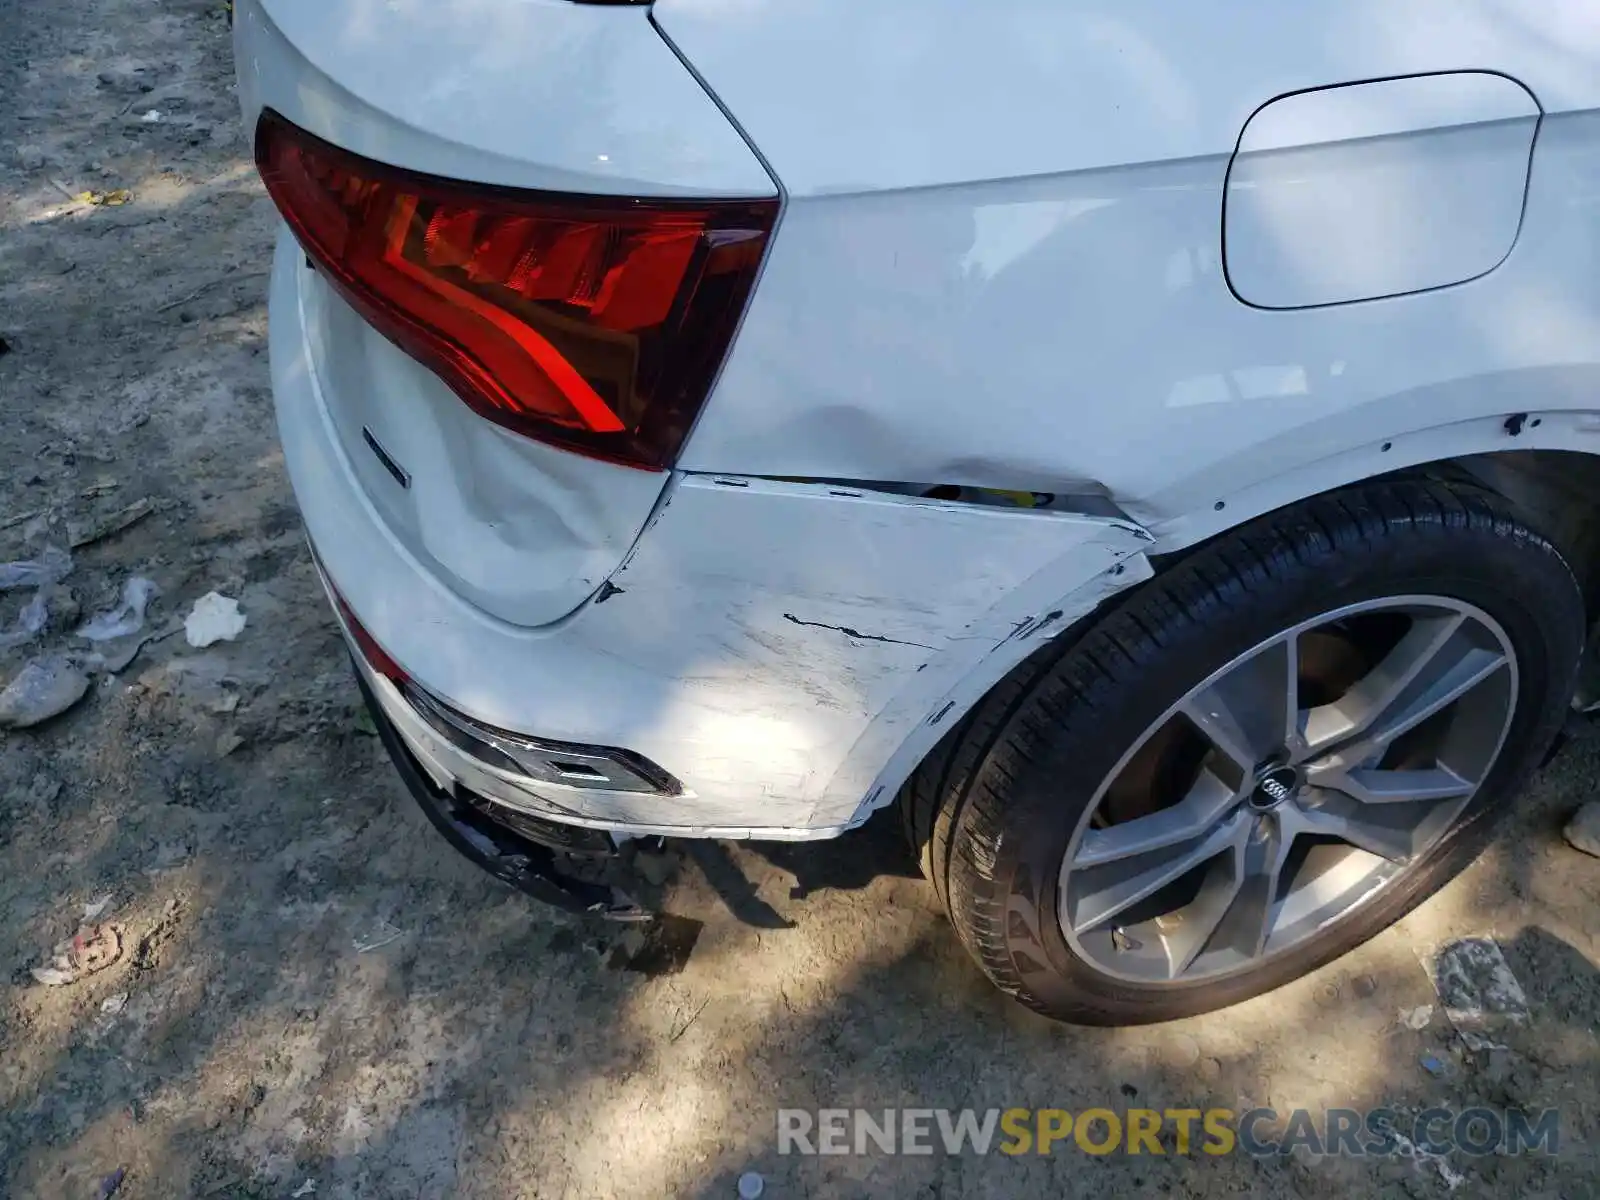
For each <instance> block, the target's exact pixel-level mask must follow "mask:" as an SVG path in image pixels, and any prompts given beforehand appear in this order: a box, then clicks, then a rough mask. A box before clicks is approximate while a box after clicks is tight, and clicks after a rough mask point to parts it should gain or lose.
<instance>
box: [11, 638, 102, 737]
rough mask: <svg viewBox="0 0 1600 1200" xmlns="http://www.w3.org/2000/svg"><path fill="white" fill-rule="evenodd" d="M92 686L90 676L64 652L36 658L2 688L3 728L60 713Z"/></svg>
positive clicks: (23, 726) (23, 725) (35, 722)
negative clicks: (74, 664) (73, 663)
mask: <svg viewBox="0 0 1600 1200" xmlns="http://www.w3.org/2000/svg"><path fill="white" fill-rule="evenodd" d="M88 690H89V677H88V676H87V675H85V674H84V673H83V672H82V671H80V670H78V668H77V667H75V666H73V665H72V662H71V661H70V660H69V659H67V658H66V657H64V656H63V655H59V654H53V655H47V656H45V657H44V658H36V659H34V660H33V661H32V662H30V663H29V664H28V665H27V666H25V667H23V668H22V670H21V671H19V672H18V673H17V676H16V678H14V679H13V680H12V681H11V682H10V683H9V684H7V685H6V689H5V691H3V692H0V729H27V728H28V727H29V726H32V725H38V724H40V723H41V722H43V721H48V720H49V719H50V718H51V717H56V716H60V715H61V714H62V713H64V712H66V711H67V709H69V708H71V707H72V706H73V705H74V704H76V703H77V702H78V701H79V700H82V699H83V697H84V695H85V694H86V693H87V692H88Z"/></svg>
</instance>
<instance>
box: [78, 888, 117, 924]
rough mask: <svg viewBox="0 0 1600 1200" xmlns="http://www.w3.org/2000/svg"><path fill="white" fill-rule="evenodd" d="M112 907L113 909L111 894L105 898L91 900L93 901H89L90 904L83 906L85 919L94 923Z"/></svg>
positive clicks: (108, 893) (107, 894)
mask: <svg viewBox="0 0 1600 1200" xmlns="http://www.w3.org/2000/svg"><path fill="white" fill-rule="evenodd" d="M110 907H111V893H110V892H107V893H106V894H105V895H104V896H101V897H100V898H99V899H98V900H91V901H89V903H87V904H85V905H84V906H83V919H84V920H85V921H93V920H95V919H96V918H98V917H99V916H101V915H102V914H103V913H104V912H105V911H106V909H108V908H110Z"/></svg>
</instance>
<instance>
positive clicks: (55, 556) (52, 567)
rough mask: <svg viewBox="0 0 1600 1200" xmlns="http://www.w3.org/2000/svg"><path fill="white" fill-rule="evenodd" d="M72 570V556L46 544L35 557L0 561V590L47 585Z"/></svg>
mask: <svg viewBox="0 0 1600 1200" xmlns="http://www.w3.org/2000/svg"><path fill="white" fill-rule="evenodd" d="M70 570H72V556H71V555H70V554H68V553H67V552H66V551H65V550H62V549H59V548H58V547H56V546H48V547H46V548H45V551H44V553H42V554H40V555H39V557H38V558H36V559H32V560H29V559H22V560H20V561H18V562H8V563H0V592H4V591H7V590H9V589H11V588H25V587H31V588H42V587H49V586H50V585H51V584H52V583H55V582H57V581H58V580H60V579H61V578H62V577H64V576H65V575H66V574H67V572H68V571H70Z"/></svg>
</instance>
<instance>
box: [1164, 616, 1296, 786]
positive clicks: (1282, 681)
mask: <svg viewBox="0 0 1600 1200" xmlns="http://www.w3.org/2000/svg"><path fill="white" fill-rule="evenodd" d="M1297 671H1298V662H1297V654H1296V648H1295V640H1294V639H1293V638H1287V639H1285V640H1283V641H1281V642H1275V643H1273V644H1272V645H1270V646H1267V647H1265V648H1264V649H1262V650H1260V651H1259V652H1258V653H1256V654H1254V655H1252V656H1251V657H1249V658H1247V659H1245V661H1244V662H1242V663H1239V664H1238V665H1237V666H1235V667H1234V668H1233V669H1232V670H1230V671H1228V673H1227V674H1225V675H1223V676H1222V677H1221V678H1220V679H1217V680H1214V681H1213V682H1212V683H1211V684H1210V685H1209V686H1207V687H1205V688H1202V689H1201V690H1199V691H1197V692H1196V693H1195V694H1194V695H1192V696H1190V697H1189V699H1188V700H1187V701H1186V702H1185V703H1184V705H1183V709H1182V711H1183V714H1184V715H1185V716H1186V717H1188V718H1189V720H1191V721H1193V722H1194V724H1195V726H1196V727H1197V728H1198V729H1199V730H1200V732H1201V733H1202V734H1203V735H1204V736H1205V737H1206V739H1207V740H1208V741H1210V743H1211V744H1212V745H1213V746H1215V747H1216V748H1217V750H1218V751H1219V752H1220V753H1222V754H1223V755H1224V756H1225V757H1227V758H1229V759H1231V760H1232V761H1233V762H1234V763H1236V764H1237V765H1238V766H1239V768H1240V770H1241V771H1243V772H1244V773H1246V774H1248V773H1250V772H1251V771H1254V770H1255V768H1256V766H1257V765H1258V764H1259V763H1261V762H1264V761H1265V760H1266V759H1267V758H1268V757H1270V756H1271V755H1273V754H1274V753H1277V752H1278V751H1280V750H1281V749H1282V748H1283V746H1284V745H1285V744H1287V743H1289V742H1290V741H1291V739H1293V740H1295V741H1298V739H1299V735H1300V721H1299V692H1298V688H1297V685H1296V674H1297Z"/></svg>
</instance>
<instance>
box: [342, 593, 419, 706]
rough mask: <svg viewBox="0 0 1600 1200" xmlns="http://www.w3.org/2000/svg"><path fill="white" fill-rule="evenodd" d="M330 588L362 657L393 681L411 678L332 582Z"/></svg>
mask: <svg viewBox="0 0 1600 1200" xmlns="http://www.w3.org/2000/svg"><path fill="white" fill-rule="evenodd" d="M328 590H329V591H330V592H331V593H332V595H333V603H334V605H335V606H336V607H337V608H338V610H339V617H340V619H341V620H343V621H344V627H345V628H346V629H348V630H349V631H350V640H351V641H353V642H355V644H356V649H357V650H359V651H360V652H361V657H362V658H364V659H366V660H367V665H368V666H369V667H371V668H372V669H373V670H374V671H376V672H377V673H378V674H379V675H382V676H383V677H384V678H385V679H387V680H389V681H390V682H391V683H405V682H407V681H408V680H409V679H410V676H408V675H407V674H406V673H405V669H404V668H403V667H401V666H400V664H399V663H397V662H395V660H394V659H392V658H390V657H389V652H388V651H387V650H385V649H384V648H383V647H382V646H380V645H378V639H377V638H375V637H373V636H372V635H371V634H370V633H368V632H367V627H366V626H365V625H363V624H362V623H361V622H360V621H359V620H358V619H357V618H356V614H355V613H353V612H351V611H350V606H349V605H348V604H346V603H345V601H344V597H343V596H341V595H340V594H339V593H338V591H337V590H336V589H335V588H334V587H333V586H332V585H331V584H330V585H329V587H328Z"/></svg>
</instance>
